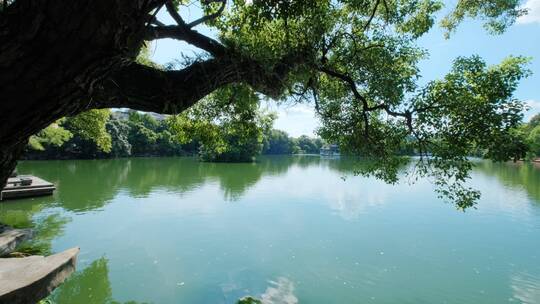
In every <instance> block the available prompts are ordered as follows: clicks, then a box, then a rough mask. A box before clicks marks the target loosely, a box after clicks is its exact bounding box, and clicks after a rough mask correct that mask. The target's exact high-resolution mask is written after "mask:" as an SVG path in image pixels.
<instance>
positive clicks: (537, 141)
mask: <svg viewBox="0 0 540 304" xmlns="http://www.w3.org/2000/svg"><path fill="white" fill-rule="evenodd" d="M519 131H520V132H521V134H522V136H523V137H524V138H525V140H524V141H525V143H526V144H527V145H528V146H529V149H528V150H529V153H528V155H527V158H529V159H536V158H539V157H540V114H536V115H535V116H533V117H532V118H531V120H530V121H529V123H526V124H524V125H523V126H522V127H521V128H520V130H519Z"/></svg>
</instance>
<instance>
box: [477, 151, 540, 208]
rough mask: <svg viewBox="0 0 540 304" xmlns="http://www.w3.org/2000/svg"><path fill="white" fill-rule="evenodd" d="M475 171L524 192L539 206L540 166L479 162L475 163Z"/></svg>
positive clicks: (519, 163)
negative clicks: (493, 177)
mask: <svg viewBox="0 0 540 304" xmlns="http://www.w3.org/2000/svg"><path fill="white" fill-rule="evenodd" d="M476 169H477V170H478V171H479V172H481V173H483V174H485V175H487V176H495V177H497V179H498V180H499V181H500V182H502V183H503V184H504V185H506V186H509V187H512V188H518V189H523V190H525V191H526V193H527V194H528V195H529V197H530V198H531V199H532V200H533V201H535V202H537V203H539V204H540V164H530V163H521V162H518V163H511V162H508V163H493V162H489V161H481V162H478V163H476Z"/></svg>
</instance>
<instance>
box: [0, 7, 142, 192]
mask: <svg viewBox="0 0 540 304" xmlns="http://www.w3.org/2000/svg"><path fill="white" fill-rule="evenodd" d="M151 2H152V1H143V0H140V1H138V0H76V1H74V0H55V1H49V0H17V1H15V2H14V3H13V4H12V5H10V6H9V7H8V8H7V10H6V11H4V12H1V13H0V165H1V169H0V185H4V183H5V181H6V179H7V177H8V176H9V173H10V172H11V170H13V168H14V166H15V162H16V159H17V158H18V157H19V156H20V154H21V153H22V150H23V148H24V145H25V144H26V142H27V140H28V137H29V136H30V135H32V134H35V133H36V132H37V131H39V130H40V129H42V128H44V127H46V126H47V125H48V124H50V123H51V122H53V121H55V120H56V119H59V118H61V117H63V116H66V115H69V114H72V113H78V112H81V111H83V110H84V109H86V108H90V107H92V102H93V100H92V99H91V98H90V96H91V95H92V92H93V90H95V88H96V86H97V85H99V83H100V81H101V80H102V79H104V78H106V77H107V76H108V75H110V73H112V72H114V71H115V70H117V69H119V68H122V67H123V66H125V65H126V64H129V63H130V62H131V61H132V60H133V58H135V56H136V55H137V53H138V51H139V49H140V47H141V45H142V43H143V40H142V39H143V36H144V30H145V23H146V19H145V18H147V13H148V11H149V8H148V5H151Z"/></svg>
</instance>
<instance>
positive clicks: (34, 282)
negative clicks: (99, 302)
mask: <svg viewBox="0 0 540 304" xmlns="http://www.w3.org/2000/svg"><path fill="white" fill-rule="evenodd" d="M78 254H79V248H71V249H68V250H66V251H64V252H61V253H57V254H54V255H51V256H48V257H44V256H30V257H26V258H11V259H0V304H27V303H37V302H38V301H40V300H41V299H43V298H45V297H47V296H48V295H49V294H50V293H51V292H52V291H53V290H54V289H55V288H56V287H57V286H58V285H60V284H61V283H62V282H64V280H65V279H66V278H67V277H68V276H69V275H70V274H71V273H72V272H73V271H75V263H76V261H77V255H78Z"/></svg>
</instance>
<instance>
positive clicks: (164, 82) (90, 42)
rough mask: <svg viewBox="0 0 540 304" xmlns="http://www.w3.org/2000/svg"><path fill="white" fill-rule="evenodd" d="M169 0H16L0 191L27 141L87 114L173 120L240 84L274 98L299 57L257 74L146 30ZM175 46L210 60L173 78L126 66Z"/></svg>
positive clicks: (221, 54) (5, 32) (249, 65)
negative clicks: (164, 44) (145, 114)
mask: <svg viewBox="0 0 540 304" xmlns="http://www.w3.org/2000/svg"><path fill="white" fill-rule="evenodd" d="M165 1H167V0H16V1H15V2H14V3H13V4H11V5H10V6H9V7H8V9H7V10H5V11H3V12H0V18H1V19H0V166H1V169H0V185H4V184H5V182H6V180H7V178H8V176H9V174H10V172H11V170H13V168H14V167H15V165H16V160H17V159H18V158H19V156H20V155H21V153H22V151H23V149H24V146H25V145H26V143H27V141H28V138H29V137H30V136H31V135H32V134H35V133H36V132H38V131H39V130H41V129H43V128H45V127H46V126H48V125H49V124H50V123H52V122H54V121H55V120H57V119H59V118H61V117H63V116H68V115H74V114H77V113H79V112H82V111H84V110H88V109H92V108H111V107H128V108H132V109H136V110H144V111H154V112H161V113H180V112H181V111H183V110H185V109H186V108H188V107H189V106H191V105H192V104H194V103H195V102H197V101H198V100H200V99H201V98H203V97H204V96H206V95H208V94H209V93H211V92H212V91H214V90H216V89H217V88H219V87H221V86H223V85H227V84H230V83H233V82H244V83H246V84H249V85H251V86H252V87H254V88H255V89H257V90H259V91H260V92H263V93H265V94H267V95H271V96H277V95H279V93H280V92H281V90H282V88H283V83H284V81H283V80H284V79H285V78H286V75H287V74H288V73H289V71H290V70H291V69H294V68H295V67H296V66H298V65H299V64H300V63H301V62H303V61H304V60H305V58H308V57H309V56H306V54H304V53H302V52H298V53H296V54H290V55H288V56H285V57H284V58H282V60H281V61H279V62H277V63H276V64H275V65H273V66H268V65H266V66H264V67H263V66H261V65H259V64H258V63H257V62H256V61H254V60H252V59H250V58H249V57H245V56H243V55H242V54H238V53H235V52H233V51H231V50H228V49H227V48H226V47H225V46H223V45H222V44H220V43H219V42H218V41H216V40H213V39H211V38H208V37H205V36H204V35H201V34H199V33H197V32H196V31H194V30H192V29H191V28H189V27H187V26H186V24H183V23H180V24H179V25H177V26H165V27H162V26H161V27H160V26H158V27H154V26H149V25H148V24H147V23H148V21H149V20H151V19H152V17H151V15H150V12H152V11H153V10H154V9H155V8H156V7H158V6H160V5H162V4H163V3H164V2H165ZM161 38H173V39H178V40H182V41H186V42H188V43H190V44H193V45H195V46H197V47H199V48H201V49H203V50H205V51H207V52H209V53H210V54H212V55H213V56H214V58H211V59H207V60H205V61H200V62H196V63H193V64H192V65H190V66H188V67H186V68H184V69H183V70H178V71H162V70H159V69H155V68H152V67H146V66H142V65H140V64H137V63H135V62H134V59H135V58H136V56H137V54H138V53H139V50H140V48H141V46H142V45H143V43H144V39H161Z"/></svg>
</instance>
